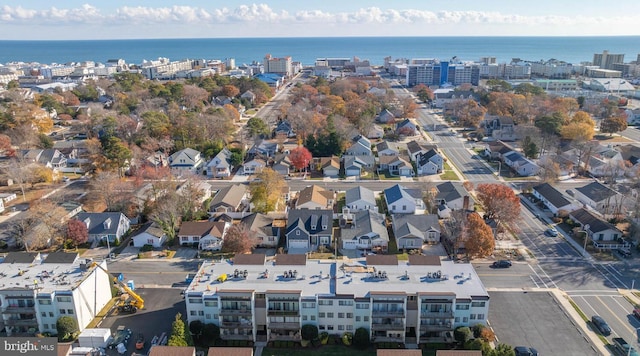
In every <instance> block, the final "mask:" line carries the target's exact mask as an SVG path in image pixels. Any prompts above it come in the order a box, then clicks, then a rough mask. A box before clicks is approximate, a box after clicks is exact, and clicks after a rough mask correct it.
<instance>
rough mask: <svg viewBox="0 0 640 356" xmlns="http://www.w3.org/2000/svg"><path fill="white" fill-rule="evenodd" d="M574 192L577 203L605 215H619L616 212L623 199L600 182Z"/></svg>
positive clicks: (576, 189)
mask: <svg viewBox="0 0 640 356" xmlns="http://www.w3.org/2000/svg"><path fill="white" fill-rule="evenodd" d="M574 191H575V198H576V199H577V200H578V201H579V202H581V203H582V204H584V205H587V206H590V207H592V208H593V209H594V210H596V211H599V212H600V213H602V214H605V215H606V214H613V213H616V212H617V213H619V211H616V210H617V208H618V207H620V206H621V205H622V204H621V202H622V200H623V199H624V196H622V195H621V194H620V193H618V192H616V191H615V190H613V189H611V188H609V187H607V186H605V185H604V184H601V183H600V182H591V183H589V184H587V185H585V186H584V187H579V188H575V189H574Z"/></svg>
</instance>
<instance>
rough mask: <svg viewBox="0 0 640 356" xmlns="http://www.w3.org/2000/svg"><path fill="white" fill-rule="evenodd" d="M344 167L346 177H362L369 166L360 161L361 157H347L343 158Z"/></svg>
mask: <svg viewBox="0 0 640 356" xmlns="http://www.w3.org/2000/svg"><path fill="white" fill-rule="evenodd" d="M342 165H343V167H344V175H345V176H346V177H360V175H361V174H362V171H363V170H364V169H365V167H366V165H367V164H366V163H365V162H363V161H362V160H361V159H360V156H347V155H345V156H342Z"/></svg>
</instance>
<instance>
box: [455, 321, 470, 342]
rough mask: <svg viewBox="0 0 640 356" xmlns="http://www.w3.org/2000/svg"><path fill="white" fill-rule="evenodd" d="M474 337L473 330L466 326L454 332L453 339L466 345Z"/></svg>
mask: <svg viewBox="0 0 640 356" xmlns="http://www.w3.org/2000/svg"><path fill="white" fill-rule="evenodd" d="M472 335H473V333H472V332H471V329H469V328H468V327H466V326H459V327H457V328H456V329H455V330H454V331H453V338H454V339H456V341H457V342H459V343H460V344H461V345H464V344H465V343H466V342H467V341H468V340H469V339H471V336H472Z"/></svg>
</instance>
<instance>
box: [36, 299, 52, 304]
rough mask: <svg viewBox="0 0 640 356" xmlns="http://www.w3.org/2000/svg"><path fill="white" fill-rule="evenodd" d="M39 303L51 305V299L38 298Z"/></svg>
mask: <svg viewBox="0 0 640 356" xmlns="http://www.w3.org/2000/svg"><path fill="white" fill-rule="evenodd" d="M38 304H40V305H51V299H38Z"/></svg>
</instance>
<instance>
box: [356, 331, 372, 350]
mask: <svg viewBox="0 0 640 356" xmlns="http://www.w3.org/2000/svg"><path fill="white" fill-rule="evenodd" d="M369 342H370V341H369V331H368V330H367V329H365V328H357V329H356V332H355V334H354V335H353V346H355V347H356V348H357V349H360V350H364V349H366V348H367V347H369Z"/></svg>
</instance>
